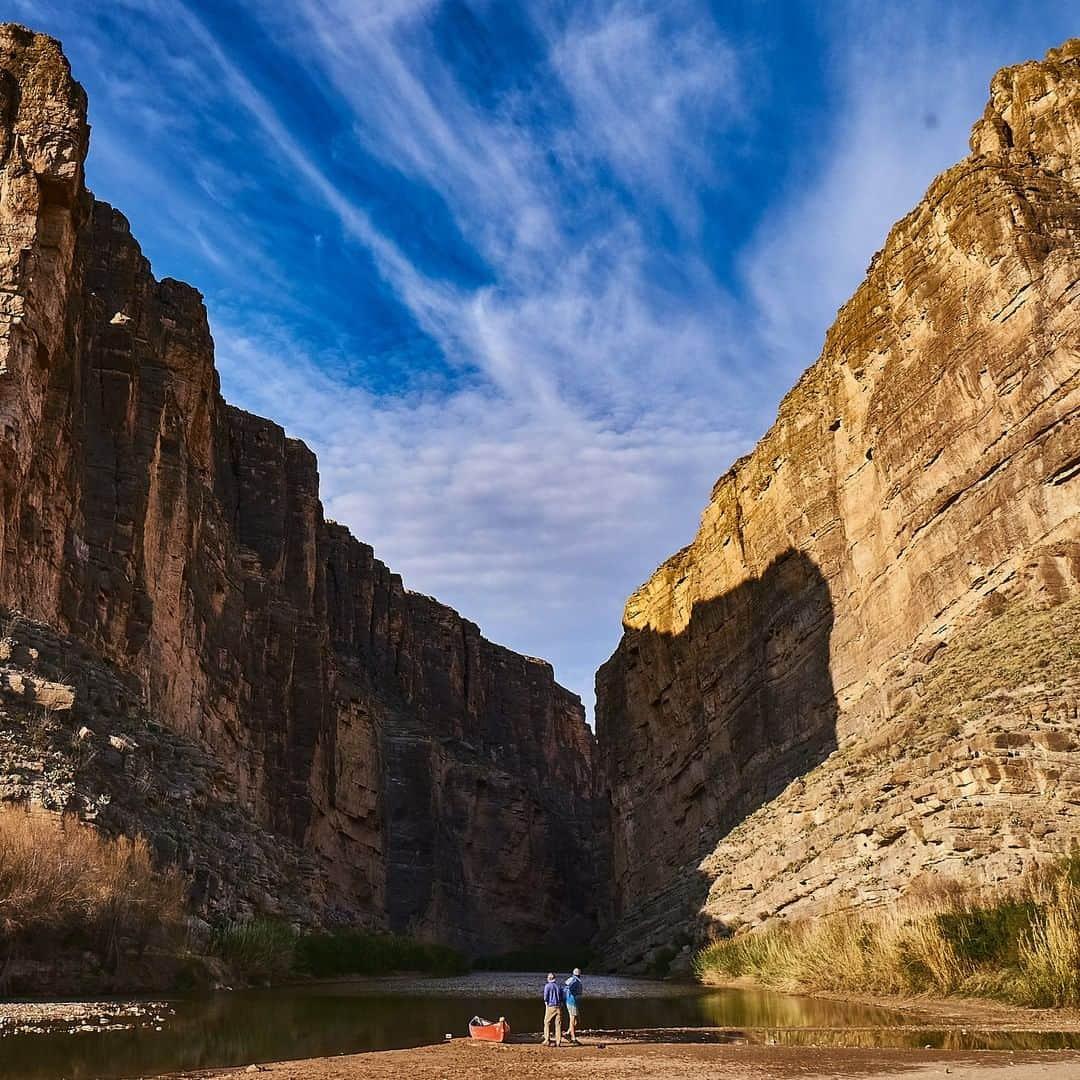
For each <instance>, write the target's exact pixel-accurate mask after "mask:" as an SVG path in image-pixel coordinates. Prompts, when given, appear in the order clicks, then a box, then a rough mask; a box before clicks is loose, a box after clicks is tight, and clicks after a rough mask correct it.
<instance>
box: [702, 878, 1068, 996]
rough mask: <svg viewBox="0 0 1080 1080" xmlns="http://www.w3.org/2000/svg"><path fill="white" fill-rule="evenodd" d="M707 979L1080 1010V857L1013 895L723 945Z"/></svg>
mask: <svg viewBox="0 0 1080 1080" xmlns="http://www.w3.org/2000/svg"><path fill="white" fill-rule="evenodd" d="M696 967H697V971H698V974H699V976H700V977H702V978H704V979H705V980H710V979H711V980H716V979H718V978H719V979H723V978H733V977H738V976H750V977H752V978H754V979H756V980H757V981H759V982H761V983H763V984H765V985H767V986H775V987H779V988H783V989H807V990H832V991H852V992H873V993H886V994H902V995H909V994H925V993H932V994H970V995H984V996H992V997H1001V998H1005V999H1007V1000H1010V1001H1015V1002H1019V1003H1021V1004H1026V1005H1036V1006H1065V1005H1073V1006H1075V1005H1080V860H1078V859H1077V858H1076V857H1073V858H1072V859H1070V860H1067V861H1065V862H1064V863H1062V864H1061V865H1060V866H1059V867H1058V868H1056V870H1055V871H1054V872H1053V873H1052V874H1050V875H1049V876H1046V877H1043V878H1033V879H1031V880H1030V881H1027V882H1025V883H1024V884H1023V885H1022V886H1021V887H1020V888H1018V889H1017V891H1016V892H1014V893H1009V894H999V895H997V896H987V895H985V894H974V895H973V894H964V893H960V892H958V891H955V890H944V891H942V892H941V893H940V894H938V895H934V896H922V897H919V898H913V899H909V900H908V901H907V902H906V903H904V904H900V905H897V906H895V907H893V908H890V909H889V910H888V911H885V912H867V913H858V914H848V915H838V916H832V917H825V918H819V919H814V920H807V921H805V922H801V923H796V924H792V925H787V926H780V927H776V928H771V929H767V930H764V931H762V932H758V933H747V934H742V935H739V936H736V937H734V938H729V939H726V940H721V941H717V942H714V943H713V944H712V945H710V946H708V947H707V948H706V949H704V950H703V951H702V952H701V953H699V954H698V956H697V959H696Z"/></svg>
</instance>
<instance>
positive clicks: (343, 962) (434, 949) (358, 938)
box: [296, 930, 469, 978]
mask: <svg viewBox="0 0 1080 1080" xmlns="http://www.w3.org/2000/svg"><path fill="white" fill-rule="evenodd" d="M296 966H297V968H298V969H299V970H300V971H302V972H304V973H305V974H307V975H314V976H318V977H322V978H332V977H334V976H337V975H383V974H386V973H387V972H391V971H415V972H423V973H425V974H429V975H458V974H461V973H462V972H465V971H468V970H469V964H468V961H467V960H466V959H465V957H464V956H463V955H462V954H461V953H459V952H458V951H457V950H456V949H452V948H450V947H449V946H447V945H436V944H433V943H431V942H426V941H413V940H412V939H410V938H404V937H397V936H396V935H394V934H375V933H371V932H369V931H366V930H344V931H338V932H334V933H321V934H310V935H307V936H305V937H302V938H300V940H299V941H298V942H297V949H296Z"/></svg>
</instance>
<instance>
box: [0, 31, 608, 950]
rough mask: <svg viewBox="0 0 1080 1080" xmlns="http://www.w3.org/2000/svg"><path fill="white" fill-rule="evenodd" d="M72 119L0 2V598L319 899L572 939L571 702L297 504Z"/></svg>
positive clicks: (581, 743)
mask: <svg viewBox="0 0 1080 1080" xmlns="http://www.w3.org/2000/svg"><path fill="white" fill-rule="evenodd" d="M88 141H89V129H88V126H87V123H86V101H85V97H84V94H83V91H82V89H81V88H80V87H79V85H78V84H77V83H76V82H74V81H73V79H72V77H71V74H70V72H69V69H68V65H67V62H66V60H65V59H64V57H63V55H62V53H61V51H60V47H59V45H58V44H57V43H56V42H55V41H53V40H52V39H50V38H47V37H45V36H43V35H38V34H34V33H31V32H30V31H27V30H24V29H22V28H19V27H15V26H11V25H8V26H4V27H2V28H0V226H2V233H0V540H2V542H0V604H2V605H3V606H5V607H7V608H9V609H12V610H15V611H18V612H20V613H22V615H24V616H26V617H28V618H29V619H32V620H36V621H37V622H39V623H42V624H46V625H47V626H49V627H51V628H52V629H53V630H54V631H55V633H56V634H57V635H58V637H59V639H61V640H63V641H67V642H69V643H77V644H78V646H79V647H80V648H82V649H84V650H89V651H90V652H92V653H93V654H94V655H96V656H98V657H100V658H101V659H102V660H104V661H108V662H109V663H111V664H113V665H114V666H115V667H116V669H117V671H118V672H119V673H120V674H121V675H122V676H123V677H124V678H126V679H134V680H135V683H136V684H137V688H138V693H139V694H140V695H141V697H142V701H143V704H144V708H145V711H146V713H147V715H148V716H150V717H151V718H153V719H154V720H155V721H157V722H159V723H161V724H162V725H164V726H165V727H166V728H168V729H169V730H171V731H173V732H175V733H176V734H178V735H180V736H183V737H185V738H187V739H188V740H190V741H192V742H193V743H197V744H198V745H199V746H201V747H202V748H203V749H204V750H205V751H206V752H207V753H208V754H209V755H211V757H212V758H213V759H215V760H216V761H217V762H219V763H221V765H222V766H223V767H224V770H225V774H226V776H227V780H228V785H229V789H230V792H231V795H230V798H232V799H233V800H234V801H235V803H236V805H237V806H239V807H242V808H244V809H245V811H246V812H247V813H249V815H250V816H251V818H252V820H253V821H254V822H256V823H258V825H259V826H260V827H261V828H264V829H266V830H269V831H270V832H272V833H274V834H276V835H279V836H281V837H283V838H285V840H286V841H287V842H288V844H289V845H291V847H290V850H303V851H305V852H307V853H309V855H310V856H311V858H312V859H313V861H314V864H315V865H314V868H313V869H314V874H313V877H312V881H313V882H315V884H314V885H312V889H313V890H314V891H313V897H314V898H313V902H314V903H317V904H318V905H319V906H320V908H321V910H323V911H325V912H327V913H329V916H337V917H340V918H343V919H349V920H353V921H354V920H358V919H359V920H366V921H369V922H371V923H372V924H374V925H381V926H388V927H390V928H392V929H394V930H396V931H400V932H404V933H409V934H414V935H418V936H422V937H429V938H437V939H439V940H442V941H445V942H449V943H452V944H456V945H459V946H462V947H463V948H466V949H469V950H473V951H488V952H493V951H498V950H501V949H505V948H509V947H516V946H521V945H522V944H525V943H528V942H535V941H538V940H540V939H541V938H543V937H544V936H545V935H546V934H547V933H549V932H550V931H551V929H552V928H555V927H559V928H561V930H562V931H563V932H565V933H570V934H571V935H573V934H575V933H576V935H577V936H579V937H587V936H588V935H589V933H590V932H591V930H592V928H593V927H594V926H595V922H596V918H597V904H598V900H597V898H598V897H599V896H601V895H602V890H601V889H600V880H601V875H602V869H601V868H602V867H603V865H604V855H603V851H602V845H599V844H598V843H597V842H596V841H595V836H596V833H595V829H594V825H595V822H594V815H595V812H596V809H595V808H596V803H595V800H594V796H593V781H592V768H593V754H594V745H593V740H592V736H591V733H590V732H589V730H588V728H587V726H586V724H585V721H584V714H583V711H582V708H581V704H580V702H579V701H578V699H577V698H576V697H575V696H574V695H572V694H570V693H569V692H567V691H566V690H564V689H562V688H561V687H560V686H558V685H557V684H556V683H555V682H554V679H553V676H552V671H551V668H550V666H549V665H548V664H546V663H544V662H542V661H539V660H533V659H529V658H526V657H523V656H519V655H517V654H515V653H513V652H510V651H509V650H507V649H504V648H501V647H499V646H497V645H494V644H492V643H491V642H489V641H487V640H485V639H484V638H483V637H482V636H481V635H480V632H479V630H478V629H477V627H476V626H474V625H473V624H471V623H469V622H468V621H466V620H464V619H462V618H461V617H460V616H459V615H458V614H457V613H456V612H454V611H452V610H450V609H449V608H447V607H445V606H443V605H441V604H439V603H438V602H436V601H435V600H432V599H430V598H428V597H425V596H420V595H417V594H415V593H411V592H409V591H407V590H406V589H405V588H404V587H403V585H402V582H401V579H400V578H399V577H398V576H397V575H395V574H393V573H391V572H390V571H389V570H388V569H387V568H386V567H385V566H384V565H383V564H382V563H381V562H379V561H378V560H377V559H376V558H375V557H374V555H373V552H372V550H371V548H370V547H368V546H366V545H364V544H362V543H360V542H358V541H357V540H355V539H354V538H353V537H352V536H351V535H350V534H349V533H348V532H347V531H346V530H345V529H344V528H342V527H341V526H339V525H336V524H334V523H332V522H329V521H326V520H325V519H324V517H323V512H322V507H321V504H320V502H319V493H318V474H317V471H316V463H315V459H314V456H313V455H312V454H311V452H310V451H309V450H308V449H307V448H306V447H305V446H304V445H303V444H301V443H300V442H297V441H296V440H294V439H290V438H288V437H286V435H285V433H284V432H283V431H282V429H281V428H280V427H278V426H277V425H275V424H273V423H271V422H270V421H268V420H263V419H260V418H258V417H255V416H251V415H248V414H247V413H244V412H241V411H240V410H238V409H235V408H232V407H230V406H228V405H226V404H225V403H224V401H223V400H222V398H221V396H220V393H219V386H218V377H217V374H216V372H215V369H214V352H213V341H212V339H211V336H210V331H209V327H208V325H207V317H206V311H205V309H204V307H203V304H202V301H201V297H200V296H199V294H198V293H197V292H196V291H195V290H194V289H192V288H191V287H189V286H187V285H184V284H182V283H180V282H177V281H173V280H170V279H165V280H162V281H158V280H155V278H154V277H153V275H152V274H151V271H150V266H149V264H148V263H147V260H146V259H145V258H144V257H143V255H142V254H141V252H140V250H139V246H138V244H137V243H136V242H135V240H134V239H133V238H132V236H131V234H130V232H129V229H128V223H127V221H126V220H125V219H124V217H123V216H122V215H121V214H120V213H119V212H118V211H116V210H114V209H113V208H112V207H110V206H107V205H106V204H104V203H102V202H99V201H96V200H95V199H93V197H92V196H91V195H90V194H89V193H88V192H87V191H86V189H85V187H84V183H83V160H84V158H85V155H86V152H87V146H88ZM73 647H74V646H73ZM91 726H92V725H91ZM163 812H165V813H167V812H168V802H167V800H166V805H165V807H164V808H163Z"/></svg>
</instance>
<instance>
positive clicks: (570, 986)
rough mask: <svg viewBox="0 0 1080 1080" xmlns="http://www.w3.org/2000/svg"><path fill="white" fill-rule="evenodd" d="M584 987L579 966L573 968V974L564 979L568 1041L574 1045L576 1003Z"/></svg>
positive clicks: (575, 1038) (575, 1043) (576, 1015)
mask: <svg viewBox="0 0 1080 1080" xmlns="http://www.w3.org/2000/svg"><path fill="white" fill-rule="evenodd" d="M584 991H585V987H584V986H583V985H582V983H581V968H574V974H573V975H571V976H570V978H569V979H567V980H566V990H565V993H566V1012H567V1015H568V1016H569V1017H570V1032H569V1036H570V1041H571V1042H572V1043H573V1044H574V1046H577V1045H578V1039H577V1022H578V1003H579V1002H580V1000H581V995H582V994H583V993H584Z"/></svg>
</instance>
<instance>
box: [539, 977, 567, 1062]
mask: <svg viewBox="0 0 1080 1080" xmlns="http://www.w3.org/2000/svg"><path fill="white" fill-rule="evenodd" d="M562 1003H563V992H562V988H561V987H560V986H559V984H558V983H557V982H556V981H555V975H554V974H553V973H552V972H550V971H549V972H548V977H547V982H546V983H545V984H544V1045H545V1046H550V1045H551V1042H550V1040H549V1039H548V1031H549V1029H550V1027H551V1021H552V1020H554V1021H555V1045H556V1046H562Z"/></svg>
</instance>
